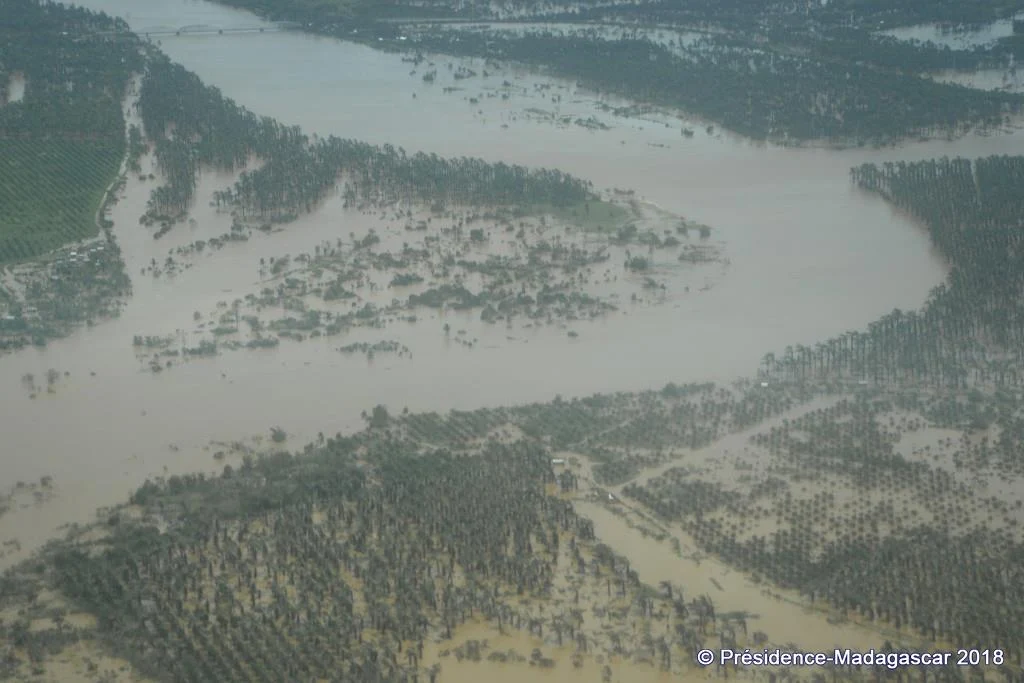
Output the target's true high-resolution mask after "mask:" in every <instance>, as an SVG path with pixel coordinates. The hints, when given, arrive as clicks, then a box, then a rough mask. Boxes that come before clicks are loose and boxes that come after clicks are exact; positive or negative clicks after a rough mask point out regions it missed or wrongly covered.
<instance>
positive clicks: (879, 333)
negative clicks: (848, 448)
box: [764, 156, 1024, 387]
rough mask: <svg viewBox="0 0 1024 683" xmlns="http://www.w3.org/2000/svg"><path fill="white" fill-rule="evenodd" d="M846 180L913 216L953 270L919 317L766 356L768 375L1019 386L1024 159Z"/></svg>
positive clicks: (860, 174)
mask: <svg viewBox="0 0 1024 683" xmlns="http://www.w3.org/2000/svg"><path fill="white" fill-rule="evenodd" d="M852 174H853V180H854V182H856V183H857V184H858V185H859V186H861V187H863V188H864V189H866V190H870V191H873V192H878V193H879V194H881V195H883V196H884V197H886V198H887V199H889V200H890V201H892V202H893V203H894V204H895V205H897V206H899V207H900V208H902V209H904V210H906V211H907V212H909V213H911V214H912V215H914V216H915V217H917V218H919V219H921V220H922V221H923V222H924V223H925V225H926V226H927V228H928V232H929V235H930V236H931V239H932V242H933V243H934V244H935V246H936V247H937V248H938V249H939V250H940V251H941V252H942V254H943V255H944V256H945V257H946V259H947V260H948V261H949V263H950V264H951V266H952V273H951V274H950V277H949V280H948V282H947V283H944V284H942V285H939V286H938V287H936V288H935V289H934V290H933V291H932V292H931V294H930V296H929V298H928V301H927V302H926V303H925V305H924V306H923V308H922V309H921V310H920V311H916V312H915V311H909V312H904V311H899V310H897V311H893V313H892V314H890V315H887V316H885V317H883V318H882V319H880V320H878V321H876V322H875V323H873V324H871V325H870V326H869V328H868V330H867V331H866V332H851V333H847V334H845V335H843V336H842V337H839V338H836V339H830V340H828V341H827V342H824V343H821V344H818V345H817V346H816V347H815V348H813V349H812V348H808V347H796V348H795V349H792V348H791V349H787V350H786V353H785V356H784V357H781V358H777V357H776V356H775V355H774V354H769V355H768V356H766V357H765V361H764V365H765V371H766V373H767V374H768V375H770V376H781V377H789V378H803V377H807V378H810V377H819V378H829V377H847V378H864V379H868V378H870V379H872V380H874V381H876V382H897V381H908V380H909V381H913V382H927V383H930V384H934V385H938V386H953V387H956V386H966V385H967V384H968V383H972V384H973V383H981V384H994V385H1000V386H1010V385H1019V384H1020V382H1021V381H1024V308H1022V302H1024V248H1022V245H1024V199H1022V196H1021V193H1020V192H1019V188H1020V185H1021V182H1022V180H1024V157H1007V156H1001V157H988V158H984V159H978V160H976V161H970V160H968V159H960V158H958V159H948V158H943V159H938V160H932V161H922V162H916V163H905V162H899V163H891V162H890V163H886V164H884V165H883V166H881V167H878V166H875V165H872V164H867V165H864V166H861V167H858V168H855V169H853V171H852Z"/></svg>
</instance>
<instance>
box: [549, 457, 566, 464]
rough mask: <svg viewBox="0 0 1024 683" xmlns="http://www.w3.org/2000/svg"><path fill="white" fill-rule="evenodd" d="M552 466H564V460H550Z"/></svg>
mask: <svg viewBox="0 0 1024 683" xmlns="http://www.w3.org/2000/svg"><path fill="white" fill-rule="evenodd" d="M551 464H552V465H565V458H551Z"/></svg>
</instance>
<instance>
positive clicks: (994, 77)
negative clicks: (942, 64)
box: [930, 67, 1024, 93]
mask: <svg viewBox="0 0 1024 683" xmlns="http://www.w3.org/2000/svg"><path fill="white" fill-rule="evenodd" d="M930 76H931V78H932V79H933V80H936V81H939V82H941V83H955V84H956V85H963V86H966V87H968V88H977V89H979V90H1001V91H1003V92H1016V93H1019V92H1024V71H1018V70H1017V69H1016V68H1015V67H1011V68H1009V69H978V70H977V71H959V70H944V71H936V72H934V73H932V74H931V75H930Z"/></svg>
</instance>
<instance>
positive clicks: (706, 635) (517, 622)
mask: <svg viewBox="0 0 1024 683" xmlns="http://www.w3.org/2000/svg"><path fill="white" fill-rule="evenodd" d="M390 423H391V418H389V416H388V415H387V411H386V410H384V409H383V408H382V407H378V408H377V409H375V410H374V417H373V419H371V420H370V426H369V427H368V428H367V429H366V430H365V431H364V432H362V433H360V434H357V435H355V436H352V437H340V436H339V437H337V438H334V439H323V438H322V437H321V438H320V439H318V442H317V444H310V445H309V446H307V448H306V449H305V452H304V454H303V455H302V456H298V455H296V456H292V455H289V454H288V453H280V454H278V455H274V456H268V457H265V458H261V459H258V460H246V461H245V463H244V464H243V466H242V467H241V468H239V469H237V470H232V469H231V468H230V467H229V468H226V470H225V472H224V474H223V475H222V476H221V477H214V478H208V477H203V476H201V475H189V476H186V477H171V478H170V479H168V480H167V481H165V482H163V483H161V484H156V483H152V482H150V483H147V484H146V485H145V486H143V487H142V488H140V489H139V490H138V491H137V492H136V494H135V495H134V496H133V502H134V503H135V504H136V505H139V506H141V508H142V510H143V512H144V514H145V515H146V516H147V517H149V516H153V515H155V516H157V517H159V518H160V519H161V520H163V523H164V524H165V525H166V526H167V527H168V530H167V532H166V533H161V532H160V531H159V530H158V529H157V528H156V527H155V526H152V525H148V524H146V523H140V522H137V521H131V520H129V519H127V518H124V519H122V518H121V517H120V516H118V515H116V514H115V515H114V516H113V517H111V519H110V520H109V522H108V524H109V528H110V530H111V534H110V537H109V538H108V539H106V540H103V541H100V542H99V543H96V544H92V543H77V542H74V541H69V542H67V543H63V544H55V545H54V546H51V548H50V550H49V551H48V552H47V553H46V554H45V558H44V559H45V561H46V564H47V567H48V569H47V577H48V579H49V580H50V581H52V583H53V585H54V586H55V587H58V588H59V589H60V590H62V591H63V592H64V593H65V594H67V595H68V596H69V597H70V598H71V599H72V600H74V601H75V603H77V604H78V605H80V606H82V607H86V608H88V609H89V610H90V611H91V612H93V613H95V614H96V615H97V616H98V619H99V629H100V634H101V635H102V636H103V638H104V640H105V641H107V642H108V643H110V645H111V646H112V647H113V648H114V650H115V651H116V652H119V653H121V654H122V655H124V656H126V657H128V658H129V659H130V661H132V663H133V664H135V665H136V666H137V667H139V669H140V670H141V671H142V672H144V673H146V674H148V675H151V676H153V677H155V678H156V679H157V680H167V681H183V680H195V681H198V680H223V681H234V680H245V681H253V680H256V681H282V680H310V679H314V678H315V679H326V680H334V681H358V682H359V683H369V682H385V681H387V682H389V683H390V682H395V683H400V682H405V683H414V682H416V681H423V682H424V683H426V681H437V680H441V679H440V678H439V676H438V673H439V667H436V666H430V667H428V666H426V665H425V663H424V662H423V657H424V644H425V643H426V642H428V640H429V639H451V638H453V635H454V631H455V629H456V628H457V627H458V626H460V625H461V624H463V623H466V622H467V621H470V620H478V621H483V622H485V623H488V624H489V625H490V626H491V627H493V628H495V629H497V631H498V632H500V633H506V632H509V631H512V630H517V631H519V630H521V631H524V632H529V633H530V634H531V635H533V636H536V637H538V638H541V639H543V638H544V637H545V634H547V638H548V640H549V641H550V642H551V644H553V645H555V644H557V645H572V644H575V646H576V649H577V653H578V656H581V655H583V654H585V653H588V652H590V651H591V648H592V647H593V646H594V643H593V641H591V636H590V633H591V632H590V631H588V630H586V629H584V622H585V618H584V614H583V612H582V610H581V609H580V608H577V607H574V605H576V604H579V603H578V600H579V593H580V591H579V590H578V589H577V590H576V599H575V601H573V600H567V601H565V602H562V601H551V602H549V603H547V604H548V605H549V609H545V610H541V611H536V610H530V609H529V607H528V606H529V602H526V601H524V600H523V599H522V598H529V599H530V600H546V599H550V598H551V597H552V593H553V592H552V587H553V583H554V580H555V570H556V568H557V569H558V571H559V573H562V574H564V573H568V574H571V575H575V576H576V577H579V578H578V579H576V582H575V583H573V584H571V585H578V586H583V585H585V583H584V582H588V581H589V582H595V583H596V584H597V585H599V586H600V587H601V589H602V590H601V594H603V593H604V589H605V586H606V585H607V591H608V596H609V598H611V597H612V595H613V588H614V595H615V596H616V597H617V598H620V599H622V600H623V602H622V603H620V604H622V605H624V606H625V610H624V614H629V615H630V616H631V617H632V618H635V619H641V620H642V619H647V618H650V617H651V616H652V615H653V614H654V612H655V608H656V607H657V609H658V610H659V611H662V614H666V613H669V612H674V617H673V618H672V619H671V622H670V623H671V626H672V629H671V630H670V631H669V632H668V636H666V637H659V642H657V643H656V642H653V641H652V640H651V639H650V638H649V637H648V638H646V639H643V640H639V637H638V645H637V647H641V648H643V651H649V652H650V655H649V656H650V657H652V658H653V657H654V656H658V657H659V659H660V663H661V666H662V667H663V668H666V669H671V668H672V661H673V655H674V653H676V652H679V651H680V650H684V651H685V650H686V649H689V650H693V651H695V650H694V648H699V647H701V646H702V645H703V644H704V643H705V642H709V641H710V640H711V639H712V638H715V631H714V628H715V624H716V617H715V609H714V605H713V603H712V602H711V600H710V599H708V598H707V597H704V596H699V597H695V598H694V599H691V600H690V601H686V600H684V598H683V594H682V590H681V589H679V588H676V587H673V586H668V588H667V595H666V596H660V597H659V596H657V594H655V593H654V592H653V590H652V589H650V588H648V587H644V586H642V585H641V584H640V582H639V578H638V576H637V574H636V572H634V571H632V570H631V569H630V567H629V562H628V560H626V559H625V558H622V557H619V556H617V555H616V554H615V553H613V552H612V551H611V550H610V549H609V548H607V547H606V546H603V545H600V544H597V543H596V542H595V540H594V536H593V526H592V524H591V522H590V521H589V520H586V519H583V518H580V517H577V515H576V513H575V511H574V510H573V507H572V505H571V504H570V503H569V502H568V501H566V500H563V499H560V498H558V497H556V496H553V495H551V494H550V493H549V492H548V490H547V489H548V488H549V487H550V486H551V485H552V484H554V481H555V477H554V474H553V472H552V469H551V465H550V454H549V453H548V452H547V451H546V449H544V448H542V447H540V446H538V445H536V444H530V443H528V442H525V441H520V442H518V443H514V444H508V445H499V444H498V443H497V442H494V441H492V442H489V443H488V444H486V445H485V446H484V447H483V449H482V451H480V452H479V453H477V454H475V455H466V454H461V455H459V454H455V453H449V452H445V451H437V450H434V451H431V452H429V453H420V452H418V451H415V450H411V449H410V447H411V444H410V443H409V442H403V441H400V440H397V439H396V438H393V434H392V433H391V432H390V431H389V430H388V425H389V424H390ZM560 563H561V564H560ZM16 577H17V575H14V576H11V577H9V578H7V579H6V580H5V581H4V582H0V589H4V591H13V590H16V584H15V579H16ZM2 592H3V591H0V593H2ZM662 618H663V619H664V616H663V617H662ZM728 621H729V619H728V617H725V616H722V617H719V618H718V620H717V624H718V627H719V628H720V629H723V630H724V629H727V628H728V629H730V630H731V627H729V626H728ZM709 627H710V628H709ZM602 628H603V629H604V630H605V631H607V630H608V628H609V627H608V625H607V624H602ZM744 628H745V627H744ZM628 633H629V629H628V628H627V629H626V630H625V631H622V634H621V635H620V634H619V633H616V635H615V642H616V643H617V645H616V647H617V648H619V652H620V654H623V655H626V656H628V655H629V654H630V649H629V648H630V647H631V645H630V639H629V637H628V636H627V635H626V634H628ZM642 643H646V644H642ZM691 655H692V652H691ZM470 656H472V655H470ZM534 659H535V660H539V659H540V658H539V657H538V656H536V655H535V656H534ZM500 661H504V660H503V659H502V660H500ZM675 661H685V659H684V658H683V657H681V656H680V657H678V658H677V659H676V660H675ZM535 663H539V661H536V662H535ZM552 664H553V662H552Z"/></svg>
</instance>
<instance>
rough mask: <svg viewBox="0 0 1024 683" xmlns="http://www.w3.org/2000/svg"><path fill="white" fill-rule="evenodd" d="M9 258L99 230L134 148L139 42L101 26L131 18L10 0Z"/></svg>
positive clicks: (1, 143) (4, 250) (0, 67)
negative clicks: (111, 190) (130, 122)
mask: <svg viewBox="0 0 1024 683" xmlns="http://www.w3.org/2000/svg"><path fill="white" fill-rule="evenodd" d="M0 11H2V14H3V17H4V20H3V22H2V23H0V83H2V84H3V87H4V90H5V91H6V89H7V85H8V78H9V77H10V76H12V75H15V74H17V76H18V77H19V78H21V79H23V80H24V94H23V97H22V98H21V99H20V100H18V101H16V102H6V100H7V96H6V95H5V96H4V97H3V98H2V100H0V102H3V104H2V106H0V204H2V205H3V207H4V215H3V216H0V263H5V262H17V261H25V260H28V259H31V258H33V257H36V256H38V255H40V254H42V253H45V252H47V251H50V250H52V249H54V248H56V247H59V246H61V245H62V244H65V243H67V242H69V241H73V240H78V239H82V238H84V237H90V236H93V235H95V234H97V232H99V226H98V225H97V224H96V221H95V214H96V211H97V210H98V209H99V207H100V201H101V199H102V194H103V189H104V188H105V187H106V186H107V185H109V184H110V182H111V181H112V180H113V179H114V178H115V176H116V174H117V170H118V167H119V165H120V162H121V159H122V157H123V156H124V150H125V129H124V117H123V116H122V114H121V101H122V98H123V97H124V95H125V91H126V87H127V85H128V79H129V77H130V76H131V74H132V72H133V71H135V70H137V69H138V68H139V67H140V65H141V60H140V57H139V53H138V43H137V41H134V40H128V41H113V40H110V39H108V38H104V37H102V36H101V35H98V32H100V31H104V30H112V29H114V28H116V27H119V26H122V25H123V23H124V22H122V21H119V20H113V19H111V18H109V17H107V16H105V15H98V14H93V13H90V12H86V11H85V10H82V9H79V8H73V7H65V6H64V5H61V4H58V3H52V4H50V3H40V2H35V1H33V0H5V1H4V3H3V5H2V6H0Z"/></svg>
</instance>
